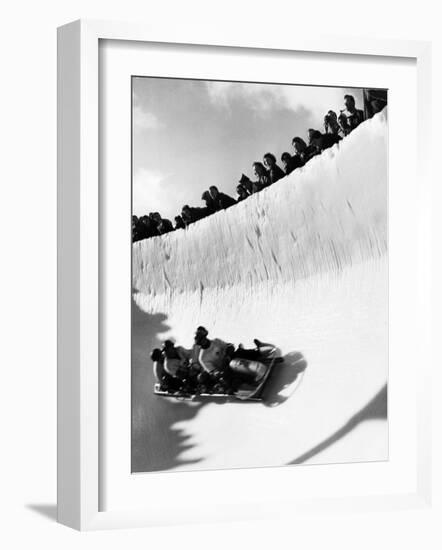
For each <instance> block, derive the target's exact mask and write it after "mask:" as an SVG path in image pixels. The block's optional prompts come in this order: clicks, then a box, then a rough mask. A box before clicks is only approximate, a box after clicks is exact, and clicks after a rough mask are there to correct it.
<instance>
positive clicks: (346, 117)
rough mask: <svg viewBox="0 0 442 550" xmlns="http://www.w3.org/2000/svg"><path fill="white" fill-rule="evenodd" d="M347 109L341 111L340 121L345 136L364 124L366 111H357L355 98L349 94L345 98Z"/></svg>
mask: <svg viewBox="0 0 442 550" xmlns="http://www.w3.org/2000/svg"><path fill="white" fill-rule="evenodd" d="M344 105H345V109H342V110H341V114H340V115H339V118H338V121H339V124H340V125H341V128H342V131H343V132H344V135H345V136H348V134H350V132H352V131H353V130H354V129H355V128H357V127H358V126H359V124H361V122H364V111H362V110H361V109H356V104H355V98H354V97H353V96H352V95H350V94H347V95H345V96H344Z"/></svg>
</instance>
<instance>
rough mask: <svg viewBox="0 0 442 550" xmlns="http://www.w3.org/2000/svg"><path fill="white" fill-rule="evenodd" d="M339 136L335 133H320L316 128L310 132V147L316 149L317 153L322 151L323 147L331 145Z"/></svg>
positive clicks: (338, 139)
mask: <svg viewBox="0 0 442 550" xmlns="http://www.w3.org/2000/svg"><path fill="white" fill-rule="evenodd" d="M340 140H341V138H340V137H339V136H338V135H336V134H321V132H319V131H318V130H316V131H315V132H314V133H312V136H311V141H310V147H312V148H313V149H315V150H316V153H317V154H320V153H322V151H324V150H325V149H329V148H330V147H333V145H335V144H336V143H338V142H339V141H340Z"/></svg>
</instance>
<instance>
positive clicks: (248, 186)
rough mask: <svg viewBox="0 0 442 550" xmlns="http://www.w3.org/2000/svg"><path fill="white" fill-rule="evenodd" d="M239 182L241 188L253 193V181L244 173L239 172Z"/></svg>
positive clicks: (250, 193)
mask: <svg viewBox="0 0 442 550" xmlns="http://www.w3.org/2000/svg"><path fill="white" fill-rule="evenodd" d="M239 183H240V184H241V185H242V186H243V188H244V189H245V190H246V191H247V193H248V194H249V195H252V194H253V182H252V180H251V179H250V178H248V177H247V176H246V175H245V174H241V177H240V179H239Z"/></svg>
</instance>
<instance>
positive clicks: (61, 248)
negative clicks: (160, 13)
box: [58, 21, 432, 530]
mask: <svg viewBox="0 0 442 550" xmlns="http://www.w3.org/2000/svg"><path fill="white" fill-rule="evenodd" d="M249 36H250V35H249ZM100 40H118V41H120V40H124V41H127V42H129V43H130V42H146V43H149V42H151V43H169V44H175V45H180V44H183V45H187V46H189V45H204V46H206V45H207V46H210V47H229V48H253V49H270V50H280V51H287V50H293V51H302V52H312V53H319V52H327V53H330V54H337V55H342V54H344V55H353V56H361V55H362V56H381V57H382V56H383V57H390V58H411V59H413V60H415V62H416V65H417V84H418V91H417V96H418V97H417V101H418V103H420V104H424V105H426V106H427V108H426V109H424V110H423V111H421V112H420V114H419V120H418V129H417V136H418V139H417V143H418V151H417V154H418V163H419V174H420V180H419V188H420V189H421V193H420V197H419V199H420V200H419V213H418V216H419V235H418V237H417V238H418V241H419V242H418V247H419V257H418V258H416V260H417V261H418V262H419V270H418V271H419V278H420V281H419V288H420V294H419V303H418V307H419V309H418V311H417V312H416V313H417V315H418V316H419V320H420V321H421V322H420V333H419V335H417V337H418V338H419V342H420V349H421V352H422V354H425V356H426V359H427V360H426V361H422V365H421V373H420V376H419V377H418V378H417V379H416V383H417V385H416V399H417V416H416V422H417V444H416V452H417V457H416V464H417V471H416V480H417V483H416V488H415V490H413V491H411V492H410V491H407V492H402V491H399V492H397V493H391V494H382V495H374V496H373V495H370V496H368V495H367V496H360V495H357V496H353V497H349V496H348V497H344V498H343V497H336V498H312V499H309V500H304V501H303V502H302V503H300V502H298V501H296V502H295V501H294V500H293V501H291V500H290V499H289V500H287V499H286V498H284V499H283V498H281V501H280V502H276V503H275V502H274V501H273V502H272V513H271V515H272V516H273V517H275V516H280V517H281V516H282V517H284V516H285V515H287V517H289V516H290V515H293V513H306V512H307V513H319V512H329V511H332V510H333V511H334V512H336V511H337V510H340V511H343V512H347V511H350V510H351V511H354V510H361V511H372V510H379V509H392V508H404V507H422V506H427V505H429V503H430V501H431V467H430V466H431V464H430V463H431V451H430V449H431V434H430V431H429V426H430V422H429V418H430V407H431V402H430V393H431V391H430V389H431V385H430V370H431V366H432V361H431V338H430V335H431V314H430V312H431V286H430V283H431V271H430V256H431V246H430V245H429V243H431V230H430V217H429V216H428V215H427V214H428V212H429V211H430V207H431V197H432V189H431V182H430V178H429V168H428V166H429V160H428V155H429V152H428V150H429V147H428V135H429V124H430V117H431V109H430V99H431V98H430V92H429V89H430V86H429V80H430V63H431V58H430V51H431V48H430V44H429V43H427V42H408V41H390V40H368V39H363V38H345V37H328V38H325V37H323V38H316V39H312V38H306V37H303V36H302V35H299V34H297V35H296V37H281V39H280V41H279V42H278V43H272V44H268V43H267V42H266V39H265V37H261V36H260V37H256V38H254V39H253V40H251V39H248V40H247V41H245V40H243V39H242V37H238V36H232V35H230V34H229V33H228V32H224V31H222V32H221V31H220V36H216V37H215V36H211V37H209V36H205V33H204V30H201V33H199V34H198V36H196V35H192V36H191V37H190V36H187V35H186V31H185V30H182V31H181V32H179V33H177V32H173V33H172V35H171V36H164V35H163V33H161V32H159V33H158V32H156V31H155V30H154V28H150V27H146V26H143V25H136V24H127V23H118V22H101V21H76V22H73V23H70V24H68V25H65V26H63V27H61V28H60V29H59V31H58V521H59V522H60V523H63V524H65V525H68V526H70V527H73V528H76V529H80V530H91V529H105V528H117V527H139V526H152V525H161V524H171V523H177V522H198V521H217V520H224V521H226V520H231V519H241V518H244V519H245V518H247V519H250V518H256V519H260V518H265V517H268V516H269V514H268V511H266V510H265V507H264V506H263V504H265V495H264V496H263V500H262V501H261V502H256V505H250V506H249V507H248V508H247V509H243V510H241V509H238V508H235V507H234V506H232V508H231V510H230V511H224V512H223V513H222V514H219V513H218V512H217V510H216V506H215V504H214V506H207V502H205V503H204V504H201V505H199V508H198V507H197V505H195V507H194V508H192V510H191V513H188V514H181V515H180V514H177V513H168V514H166V511H165V508H164V506H158V507H156V506H153V505H152V503H151V505H150V506H149V505H146V506H145V507H143V508H136V509H134V508H124V507H122V508H121V509H119V510H112V511H102V509H101V504H100V490H99V488H100V482H101V481H100V480H101V472H100V437H101V436H100V410H101V409H100V391H101V387H100V372H101V365H100V346H99V341H100V299H101V298H100V234H99V212H100V208H101V203H100V185H99V181H100V180H99V147H100V143H99V110H100V105H99V42H100ZM344 467H345V466H344ZM201 474H202V475H203V476H205V477H204V479H207V476H209V475H211V474H210V472H202V473H201ZM174 475H178V476H186V475H188V474H186V473H180V474H174ZM193 475H195V474H193ZM197 475H198V474H197ZM227 475H228V474H227ZM232 475H234V474H232ZM236 475H237V474H236ZM283 476H284V473H278V478H279V480H280V481H281V479H282V477H283ZM146 499H148V495H147V496H146Z"/></svg>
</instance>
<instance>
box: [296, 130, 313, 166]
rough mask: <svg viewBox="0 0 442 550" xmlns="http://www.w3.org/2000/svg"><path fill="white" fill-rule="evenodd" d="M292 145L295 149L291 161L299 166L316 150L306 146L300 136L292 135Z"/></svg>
mask: <svg viewBox="0 0 442 550" xmlns="http://www.w3.org/2000/svg"><path fill="white" fill-rule="evenodd" d="M292 145H293V148H294V149H295V154H294V155H293V157H292V158H293V162H295V163H296V164H298V165H299V167H300V166H304V164H305V163H306V162H308V161H309V160H310V159H311V158H312V157H314V156H315V155H316V154H317V153H316V150H315V149H314V148H313V147H311V146H308V145H307V143H306V142H305V141H304V140H303V139H302V138H300V137H294V138H293V139H292Z"/></svg>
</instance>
